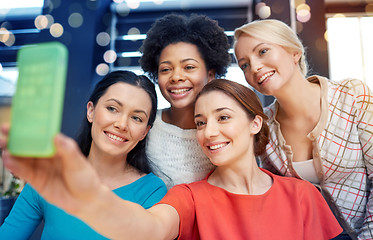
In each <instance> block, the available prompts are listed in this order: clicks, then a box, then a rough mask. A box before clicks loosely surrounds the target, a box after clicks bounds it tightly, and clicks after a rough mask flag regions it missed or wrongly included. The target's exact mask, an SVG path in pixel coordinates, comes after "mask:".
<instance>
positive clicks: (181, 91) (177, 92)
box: [170, 88, 190, 94]
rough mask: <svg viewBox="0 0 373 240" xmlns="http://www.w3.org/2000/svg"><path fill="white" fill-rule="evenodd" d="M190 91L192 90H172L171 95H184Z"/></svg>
mask: <svg viewBox="0 0 373 240" xmlns="http://www.w3.org/2000/svg"><path fill="white" fill-rule="evenodd" d="M189 90H190V88H181V89H172V90H170V92H171V93H173V94H183V93H186V92H188V91H189Z"/></svg>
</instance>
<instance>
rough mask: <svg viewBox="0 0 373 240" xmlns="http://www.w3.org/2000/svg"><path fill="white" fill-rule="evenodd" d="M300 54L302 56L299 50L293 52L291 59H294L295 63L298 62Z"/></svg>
mask: <svg viewBox="0 0 373 240" xmlns="http://www.w3.org/2000/svg"><path fill="white" fill-rule="evenodd" d="M301 56H302V54H301V53H300V52H298V51H294V52H293V60H294V63H295V64H298V63H299V60H300V58H301Z"/></svg>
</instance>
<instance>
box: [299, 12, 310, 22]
mask: <svg viewBox="0 0 373 240" xmlns="http://www.w3.org/2000/svg"><path fill="white" fill-rule="evenodd" d="M310 19H311V12H309V11H307V10H305V9H302V10H300V11H299V12H298V13H297V20H298V21H299V22H302V23H305V22H308V21H309V20H310Z"/></svg>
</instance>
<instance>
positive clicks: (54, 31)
mask: <svg viewBox="0 0 373 240" xmlns="http://www.w3.org/2000/svg"><path fill="white" fill-rule="evenodd" d="M63 31H64V30H63V27H62V25H61V24H59V23H54V24H52V26H51V27H50V29H49V32H50V34H51V35H52V36H53V37H55V38H59V37H61V36H62V34H63Z"/></svg>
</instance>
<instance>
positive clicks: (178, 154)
mask: <svg viewBox="0 0 373 240" xmlns="http://www.w3.org/2000/svg"><path fill="white" fill-rule="evenodd" d="M229 47H230V46H229V43H228V39H227V36H226V35H225V33H224V30H223V29H222V28H221V27H220V26H219V25H218V23H217V22H216V21H214V20H212V19H210V18H208V17H207V16H203V15H196V14H193V15H191V16H190V17H186V16H183V15H176V14H169V15H165V16H164V17H162V18H160V19H158V20H157V21H156V22H155V23H154V24H153V25H152V27H151V28H150V30H149V31H148V32H147V36H146V39H145V40H144V42H143V45H142V46H141V48H140V51H141V52H142V53H143V55H142V57H141V59H140V64H141V67H142V69H143V70H144V71H145V72H146V73H148V74H149V76H150V77H151V78H152V80H153V81H154V82H157V83H158V85H159V88H160V90H161V93H162V95H163V96H164V98H165V99H166V100H167V101H168V102H169V103H170V105H171V106H170V108H166V109H162V110H159V111H158V112H157V117H156V120H155V122H154V126H153V128H152V129H151V131H150V132H149V135H148V140H147V155H148V156H149V158H150V160H151V162H152V163H153V164H154V166H155V168H154V169H155V171H156V173H157V175H158V176H160V177H161V178H162V179H163V181H164V182H166V184H167V186H168V187H172V186H173V185H175V184H179V183H190V182H194V181H197V180H201V179H202V178H204V177H205V176H206V174H207V173H208V172H210V171H211V170H212V169H213V165H212V164H211V163H210V161H209V160H208V159H207V157H206V156H205V155H204V154H203V152H202V150H201V149H200V148H199V147H198V143H197V140H196V138H195V133H196V129H195V128H196V126H195V124H194V114H193V112H194V102H195V98H196V96H197V94H198V93H199V92H200V90H201V89H202V88H203V86H204V85H205V84H206V83H207V82H209V81H211V80H212V79H214V78H215V77H220V76H224V75H225V73H226V72H227V67H228V65H229V64H230V62H231V58H230V55H229V53H228V50H229Z"/></svg>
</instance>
